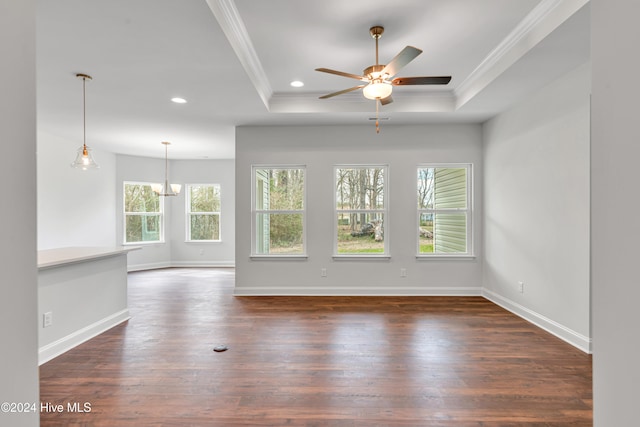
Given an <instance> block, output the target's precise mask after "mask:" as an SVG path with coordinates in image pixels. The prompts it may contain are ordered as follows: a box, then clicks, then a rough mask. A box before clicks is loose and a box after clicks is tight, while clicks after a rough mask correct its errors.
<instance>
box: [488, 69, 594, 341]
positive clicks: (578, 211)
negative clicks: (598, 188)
mask: <svg viewBox="0 0 640 427" xmlns="http://www.w3.org/2000/svg"><path fill="white" fill-rule="evenodd" d="M590 78H591V76H590V64H585V65H584V66H581V67H579V68H578V69H576V70H574V71H572V72H570V73H568V74H567V75H565V76H563V77H561V78H560V79H558V80H557V81H555V82H553V83H551V84H550V85H548V86H547V87H545V88H543V89H541V90H539V91H537V92H536V94H535V95H533V96H531V97H530V98H529V99H527V100H526V101H525V102H522V103H521V104H519V105H517V106H514V107H513V108H511V109H509V110H508V111H506V112H504V113H502V114H500V115H498V116H497V117H495V118H494V119H492V120H490V121H489V122H487V123H485V125H484V137H483V144H484V170H485V178H484V184H485V191H484V198H485V199H484V200H485V203H484V206H485V216H484V237H485V238H484V261H485V265H484V286H485V288H486V293H487V296H488V297H489V298H491V299H492V300H494V301H496V302H498V303H500V304H502V305H504V306H505V307H507V308H508V309H510V310H511V311H514V312H516V313H518V314H521V315H523V317H526V318H527V319H529V320H531V321H533V322H535V323H537V324H539V325H540V326H542V327H544V328H546V329H548V330H550V331H551V332H553V333H556V334H557V335H559V336H561V337H562V338H564V339H566V340H568V341H570V342H572V343H573V344H574V345H577V346H579V347H580V348H582V349H584V350H585V351H589V350H590V336H591V331H590V320H589V316H590V312H589V297H590V289H589V91H590V83H591V80H590ZM520 281H522V282H524V292H522V293H521V292H520V290H519V287H518V282H520Z"/></svg>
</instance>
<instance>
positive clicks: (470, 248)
mask: <svg viewBox="0 0 640 427" xmlns="http://www.w3.org/2000/svg"><path fill="white" fill-rule="evenodd" d="M425 168H450V169H461V168H465V169H467V209H439V210H438V211H439V212H443V211H444V212H466V213H467V236H466V237H467V251H466V252H464V253H463V252H460V253H433V254H428V253H420V236H419V235H416V237H415V239H416V243H415V250H416V259H417V260H433V259H437V260H447V259H449V260H456V259H475V257H476V256H475V253H474V243H473V230H474V225H475V211H474V202H473V191H474V180H473V163H420V164H418V165H417V166H416V169H415V170H416V174H417V172H418V169H425ZM416 186H417V182H416ZM415 190H416V191H415V192H414V196H415V195H416V194H417V187H416V189H415ZM416 205H417V203H416ZM429 211H431V212H435V211H436V210H435V209H420V208H416V214H415V219H414V221H413V223H414V224H419V218H420V214H421V213H422V212H429Z"/></svg>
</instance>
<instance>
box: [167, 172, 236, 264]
mask: <svg viewBox="0 0 640 427" xmlns="http://www.w3.org/2000/svg"><path fill="white" fill-rule="evenodd" d="M170 168H171V176H172V177H175V178H176V179H178V180H179V181H176V179H174V180H173V181H176V182H179V183H180V184H182V192H183V195H182V196H180V197H179V201H178V202H177V203H176V204H177V205H178V206H174V208H173V209H172V212H173V214H172V216H171V218H170V221H171V235H172V237H171V242H172V243H171V263H172V265H174V266H208V267H211V266H225V267H229V266H233V265H235V245H236V242H235V237H236V230H235V200H236V195H235V191H236V189H235V174H234V171H235V161H234V160H232V159H231V160H173V161H171V165H170ZM187 184H220V207H221V213H220V239H221V242H216V243H213V242H212V243H206V242H197V243H196V242H185V240H186V237H187V228H186V227H187V222H188V221H187V219H186V215H185V213H186V199H187V198H186V185H187Z"/></svg>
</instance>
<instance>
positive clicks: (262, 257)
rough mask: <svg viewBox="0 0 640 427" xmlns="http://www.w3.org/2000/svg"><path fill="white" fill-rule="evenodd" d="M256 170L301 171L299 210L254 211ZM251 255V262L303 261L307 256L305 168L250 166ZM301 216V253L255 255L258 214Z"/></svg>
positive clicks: (289, 165)
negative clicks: (301, 184)
mask: <svg viewBox="0 0 640 427" xmlns="http://www.w3.org/2000/svg"><path fill="white" fill-rule="evenodd" d="M258 169H302V170H303V171H304V186H303V188H302V206H303V208H302V209H301V210H276V209H260V210H258V209H256V181H255V177H256V170H258ZM250 182H251V254H250V255H249V258H250V259H252V260H304V259H307V258H308V255H307V166H306V165H301V164H266V165H264V164H257V165H251V178H250ZM261 213H268V214H300V213H301V214H302V253H300V254H259V253H256V233H257V230H256V217H257V215H258V214H261Z"/></svg>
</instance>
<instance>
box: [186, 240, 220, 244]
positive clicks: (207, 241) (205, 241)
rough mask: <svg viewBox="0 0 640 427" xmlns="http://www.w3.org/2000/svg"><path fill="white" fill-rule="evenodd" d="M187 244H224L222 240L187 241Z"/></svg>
mask: <svg viewBox="0 0 640 427" xmlns="http://www.w3.org/2000/svg"><path fill="white" fill-rule="evenodd" d="M184 242H185V243H196V244H199V243H222V240H185V241H184Z"/></svg>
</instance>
